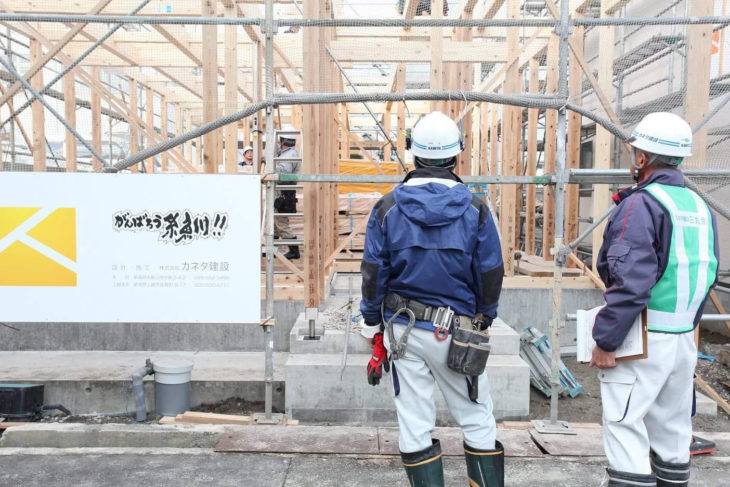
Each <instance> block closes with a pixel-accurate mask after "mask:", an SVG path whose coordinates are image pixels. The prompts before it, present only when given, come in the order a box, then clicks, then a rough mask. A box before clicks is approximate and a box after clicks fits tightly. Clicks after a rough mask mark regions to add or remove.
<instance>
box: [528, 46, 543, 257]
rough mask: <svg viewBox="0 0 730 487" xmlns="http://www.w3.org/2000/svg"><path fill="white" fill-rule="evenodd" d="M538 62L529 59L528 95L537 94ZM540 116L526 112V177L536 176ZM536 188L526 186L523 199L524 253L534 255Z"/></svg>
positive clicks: (532, 185) (530, 110)
mask: <svg viewBox="0 0 730 487" xmlns="http://www.w3.org/2000/svg"><path fill="white" fill-rule="evenodd" d="M539 75H540V62H539V61H538V59H537V58H532V59H530V88H529V89H530V93H539V91H540V87H539V83H540V77H539ZM539 116H540V110H539V109H538V108H530V109H528V110H527V171H526V174H527V175H528V176H534V175H535V174H537V118H538V117H539ZM536 189H537V188H536V187H535V185H534V184H528V185H527V195H526V197H525V253H526V254H527V255H535V205H536Z"/></svg>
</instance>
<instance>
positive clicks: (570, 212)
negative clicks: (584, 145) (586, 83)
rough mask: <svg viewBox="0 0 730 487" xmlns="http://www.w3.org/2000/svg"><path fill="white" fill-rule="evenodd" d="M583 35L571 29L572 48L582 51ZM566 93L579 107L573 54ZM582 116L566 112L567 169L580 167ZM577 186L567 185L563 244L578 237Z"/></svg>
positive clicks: (581, 29)
mask: <svg viewBox="0 0 730 487" xmlns="http://www.w3.org/2000/svg"><path fill="white" fill-rule="evenodd" d="M583 35H584V27H583V26H577V27H575V28H574V29H573V34H572V35H571V37H572V40H573V43H574V46H575V47H576V48H577V49H579V51H580V52H582V51H583ZM568 80H569V81H568V82H569V86H568V93H569V97H570V101H571V102H572V103H574V104H576V105H578V106H580V105H581V92H582V90H583V83H582V81H583V73H582V70H581V67H580V64H578V60H577V58H576V56H575V55H574V54H571V56H570V74H569V75H568ZM582 118H583V117H582V116H581V115H580V114H579V113H576V112H574V111H572V110H568V147H567V154H566V155H567V166H568V169H578V168H579V167H580V136H581V134H580V129H581V120H582ZM578 189H579V185H577V184H569V185H568V191H567V194H566V202H565V203H566V213H565V242H566V243H567V242H572V241H573V240H575V239H576V238H577V237H578V229H579V227H580V225H579V222H578V219H579V217H580V215H579V207H580V196H579V193H578Z"/></svg>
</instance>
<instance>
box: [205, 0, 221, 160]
mask: <svg viewBox="0 0 730 487" xmlns="http://www.w3.org/2000/svg"><path fill="white" fill-rule="evenodd" d="M201 4H202V5H201V15H202V16H203V17H215V15H216V1H215V0H201ZM202 28H203V123H210V122H212V121H214V120H215V119H216V118H217V116H218V49H217V48H216V43H217V39H216V38H217V35H218V26H217V25H204V26H203V27H202ZM203 168H204V171H205V172H206V173H216V172H218V135H217V134H216V132H215V131H212V132H208V133H207V134H205V135H204V136H203Z"/></svg>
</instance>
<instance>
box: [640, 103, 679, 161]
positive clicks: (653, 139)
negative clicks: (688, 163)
mask: <svg viewBox="0 0 730 487" xmlns="http://www.w3.org/2000/svg"><path fill="white" fill-rule="evenodd" d="M631 135H632V137H633V138H634V140H632V141H631V142H629V143H630V144H631V145H632V146H634V147H636V148H637V149H641V150H643V151H646V152H649V153H650V154H658V155H663V156H671V157H689V156H691V155H692V128H691V127H690V126H689V124H688V123H687V122H685V121H684V119H683V118H682V117H680V116H677V115H675V114H673V113H668V112H654V113H650V114H648V115H647V116H645V117H644V118H642V119H641V122H639V125H637V126H636V128H635V129H634V132H633V133H632V134H631Z"/></svg>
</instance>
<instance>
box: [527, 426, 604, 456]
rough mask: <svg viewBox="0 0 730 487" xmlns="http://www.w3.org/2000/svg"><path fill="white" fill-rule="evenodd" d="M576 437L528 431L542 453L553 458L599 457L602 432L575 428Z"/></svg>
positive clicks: (594, 429)
mask: <svg viewBox="0 0 730 487" xmlns="http://www.w3.org/2000/svg"><path fill="white" fill-rule="evenodd" d="M575 430H576V431H577V432H578V434H576V435H550V434H542V433H538V432H537V430H535V429H530V430H529V432H530V436H532V439H533V440H535V443H537V444H538V445H539V446H540V447H541V448H542V449H543V450H544V451H546V452H547V453H548V454H550V455H554V456H574V457H600V456H603V455H604V452H603V430H602V429H598V428H576V429H575Z"/></svg>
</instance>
